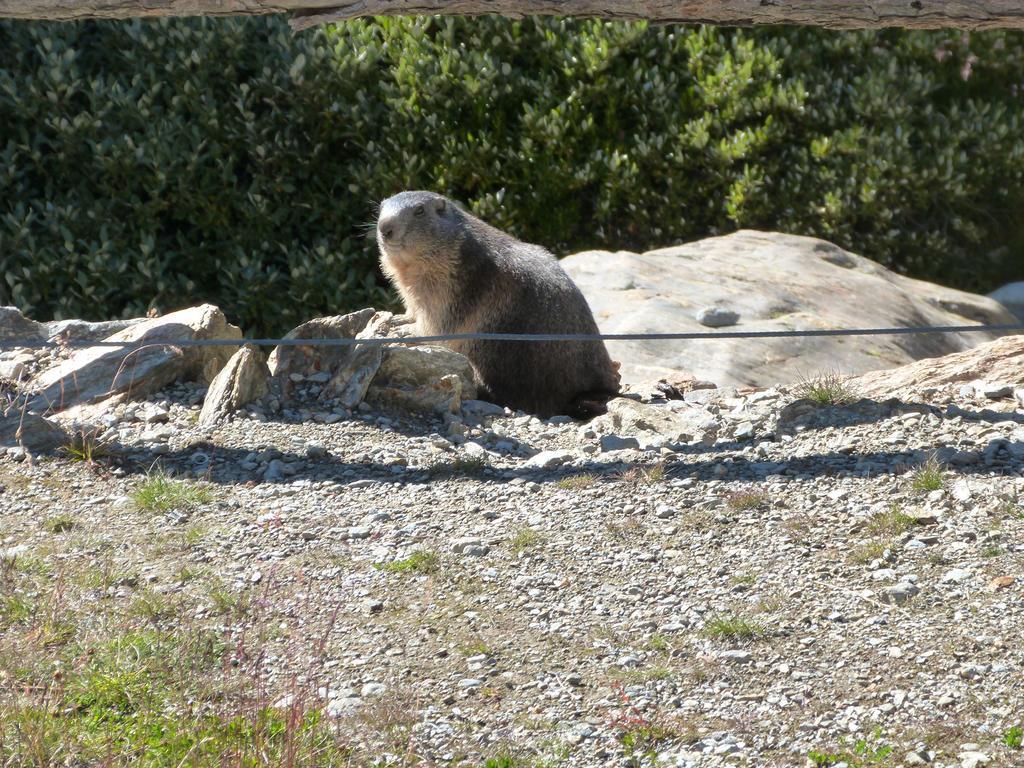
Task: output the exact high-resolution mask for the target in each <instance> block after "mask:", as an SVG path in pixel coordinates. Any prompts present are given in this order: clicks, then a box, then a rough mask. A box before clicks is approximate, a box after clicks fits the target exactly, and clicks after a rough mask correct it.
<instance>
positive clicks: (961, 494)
mask: <svg viewBox="0 0 1024 768" xmlns="http://www.w3.org/2000/svg"><path fill="white" fill-rule="evenodd" d="M951 495H952V496H953V498H954V499H956V500H957V501H961V502H963V501H970V500H971V486H970V484H969V483H968V482H967V481H966V480H957V481H956V482H955V483H954V484H953V490H952V491H951Z"/></svg>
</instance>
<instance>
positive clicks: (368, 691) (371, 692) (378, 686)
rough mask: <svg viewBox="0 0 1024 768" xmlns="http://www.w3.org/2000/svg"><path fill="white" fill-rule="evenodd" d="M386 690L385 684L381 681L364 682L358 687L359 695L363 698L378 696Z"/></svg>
mask: <svg viewBox="0 0 1024 768" xmlns="http://www.w3.org/2000/svg"><path fill="white" fill-rule="evenodd" d="M386 690H387V686H386V685H384V684H383V683H366V684H365V685H363V687H362V688H360V689H359V695H360V696H362V697H363V698H364V699H365V698H367V697H369V696H380V695H381V694H382V693H384V691H386Z"/></svg>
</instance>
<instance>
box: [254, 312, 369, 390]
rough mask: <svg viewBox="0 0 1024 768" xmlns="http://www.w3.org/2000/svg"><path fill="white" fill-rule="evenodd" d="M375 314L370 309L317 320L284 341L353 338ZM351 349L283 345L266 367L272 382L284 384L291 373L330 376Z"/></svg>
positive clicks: (275, 350)
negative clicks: (321, 373) (326, 374)
mask: <svg viewBox="0 0 1024 768" xmlns="http://www.w3.org/2000/svg"><path fill="white" fill-rule="evenodd" d="M375 314H376V310H374V309H373V308H367V309H361V310H359V311H358V312H350V313H349V314H347V315H332V316H330V317H317V318H314V319H312V320H309V321H308V322H305V323H303V324H302V325H300V326H298V327H297V328H293V329H292V330H291V331H289V332H288V333H286V334H285V336H284V338H286V339H354V338H355V337H356V334H358V333H360V332H361V331H362V330H363V329H364V328H366V324H367V323H369V322H370V320H371V318H373V316H374V315H375ZM351 350H352V348H351V347H341V346H337V347H328V346H313V345H310V346H286V345H282V346H279V347H277V348H275V349H274V351H273V352H271V353H270V359H269V360H268V361H267V365H268V366H269V368H270V372H271V374H272V375H273V376H274V378H275V379H278V380H280V381H281V382H282V383H284V384H285V389H286V390H287V388H288V385H287V381H288V377H289V376H290V375H291V374H293V373H298V374H302V375H303V376H310V375H312V374H314V373H319V372H320V371H327V372H329V373H331V374H333V373H334V372H335V371H336V370H337V369H338V368H339V367H340V366H341V365H342V363H343V362H345V361H346V360H347V359H348V357H349V356H350V354H351Z"/></svg>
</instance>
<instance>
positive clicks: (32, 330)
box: [0, 307, 47, 342]
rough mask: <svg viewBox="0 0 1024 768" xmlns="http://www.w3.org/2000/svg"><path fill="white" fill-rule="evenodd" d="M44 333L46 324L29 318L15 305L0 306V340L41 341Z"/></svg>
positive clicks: (44, 335) (44, 336)
mask: <svg viewBox="0 0 1024 768" xmlns="http://www.w3.org/2000/svg"><path fill="white" fill-rule="evenodd" d="M46 335H47V334H46V326H44V325H43V324H42V323H37V322H36V321H35V320H29V319H28V318H27V317H25V316H24V315H23V314H21V310H20V309H18V308H17V307H0V340H3V341H21V340H25V341H29V342H33V341H43V340H44V339H45V338H46Z"/></svg>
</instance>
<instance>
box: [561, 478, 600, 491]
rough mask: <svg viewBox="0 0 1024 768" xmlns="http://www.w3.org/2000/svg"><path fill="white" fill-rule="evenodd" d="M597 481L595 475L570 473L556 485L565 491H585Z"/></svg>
mask: <svg viewBox="0 0 1024 768" xmlns="http://www.w3.org/2000/svg"><path fill="white" fill-rule="evenodd" d="M596 482H597V478H596V477H594V476H593V475H570V476H569V477H563V478H562V479H561V480H559V481H558V483H556V485H557V486H558V487H559V488H561V489H562V490H563V491H583V490H586V489H587V488H590V487H591V486H592V485H594V483H596Z"/></svg>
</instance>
